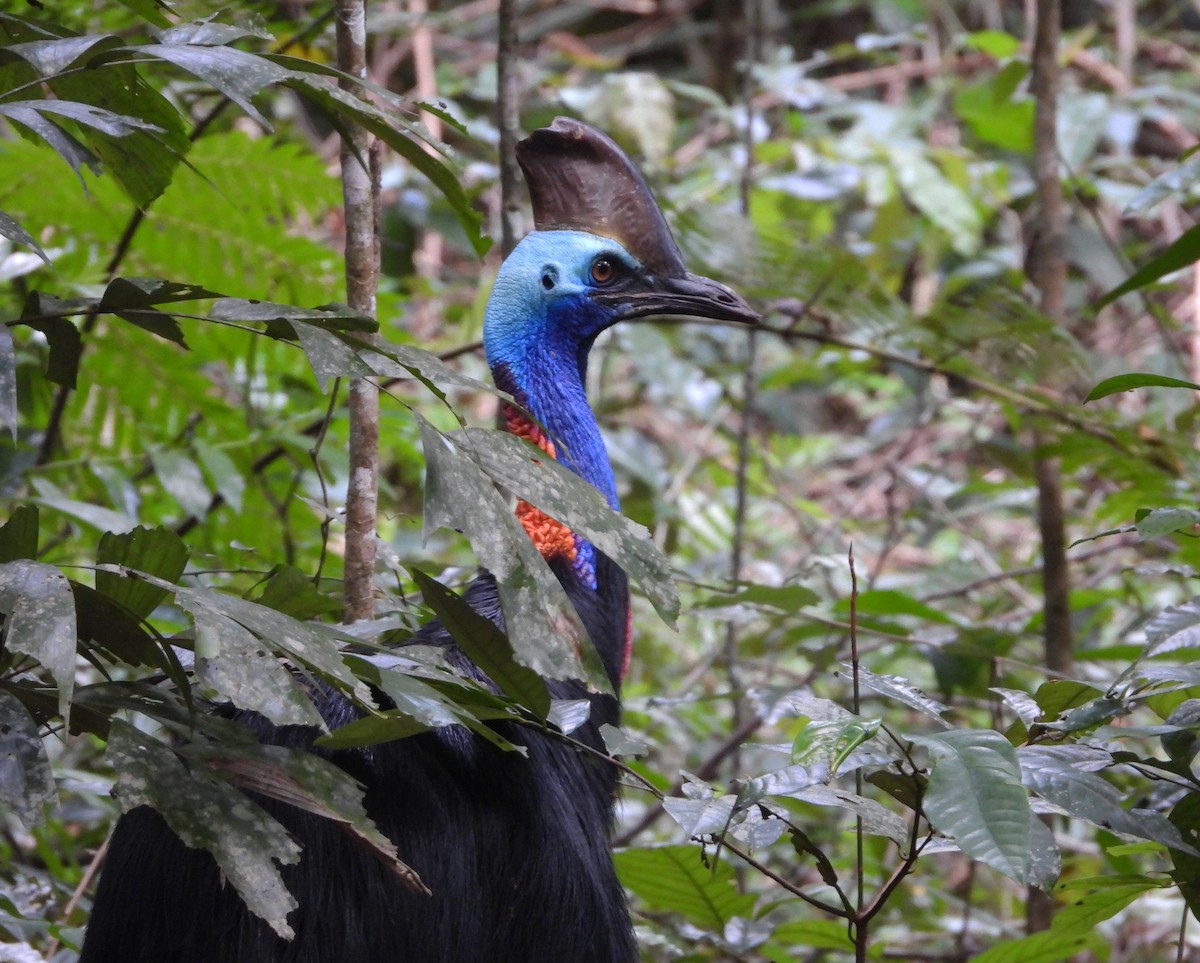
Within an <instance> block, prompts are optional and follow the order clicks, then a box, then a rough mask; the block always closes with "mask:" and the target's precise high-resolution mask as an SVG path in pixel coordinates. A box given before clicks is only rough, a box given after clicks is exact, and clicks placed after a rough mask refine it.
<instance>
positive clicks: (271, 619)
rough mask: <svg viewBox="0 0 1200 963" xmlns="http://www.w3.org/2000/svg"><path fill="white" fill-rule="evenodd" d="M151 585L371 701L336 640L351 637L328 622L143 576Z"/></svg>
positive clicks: (359, 698) (341, 640)
mask: <svg viewBox="0 0 1200 963" xmlns="http://www.w3.org/2000/svg"><path fill="white" fill-rule="evenodd" d="M144 577H145V578H146V579H147V580H148V581H149V582H150V583H151V584H152V585H157V586H159V587H160V588H165V589H167V590H168V591H173V592H174V593H175V601H176V602H177V603H178V604H179V605H180V606H181V607H183V608H185V609H187V610H188V611H189V612H191V613H192V614H193V616H194V615H195V613H197V612H201V611H203V612H204V615H205V616H206V617H209V618H214V617H216V616H224V617H226V618H229V619H232V620H233V621H235V622H238V623H239V624H241V625H242V626H244V627H245V628H247V629H249V630H250V631H251V632H253V633H254V634H255V635H256V636H258V638H259V639H261V640H262V641H263V643H264V644H266V645H267V646H269V647H270V648H271V649H272V650H274V651H276V652H278V653H279V654H280V655H283V656H285V657H286V658H288V659H290V660H292V661H293V662H295V663H297V664H302V665H306V666H309V667H310V668H312V669H314V670H315V671H316V672H318V673H320V674H322V675H324V676H327V677H329V678H332V679H336V680H337V681H338V682H340V683H341V684H342V685H343V686H344V687H345V688H346V689H347V690H349V691H350V692H352V693H353V694H354V697H355V698H357V699H358V700H359V701H360V702H362V703H363V704H365V705H370V704H371V694H370V691H369V690H368V689H367V687H366V685H365V684H363V683H362V682H361V681H360V680H359V679H358V678H356V677H355V676H354V674H353V673H352V672H351V671H350V670H349V669H348V668H347V666H346V663H345V662H344V661H343V660H342V656H341V651H340V648H339V644H340V643H341V642H343V641H352V638H351V637H350V636H347V635H345V634H344V633H341V632H339V631H338V630H337V629H335V628H334V627H332V626H328V625H321V624H320V623H317V622H301V621H299V620H298V619H293V618H291V617H289V616H287V615H284V614H283V613H282V612H276V611H275V610H274V609H269V608H267V607H266V606H265V605H257V604H255V603H254V602H249V601H247V600H245V599H239V598H235V597H234V596H232V595H228V594H226V593H225V592H219V591H215V590H213V589H207V588H184V587H182V586H178V585H171V584H170V583H168V582H165V581H163V580H160V579H157V578H154V577H152V576H149V575H147V576H144Z"/></svg>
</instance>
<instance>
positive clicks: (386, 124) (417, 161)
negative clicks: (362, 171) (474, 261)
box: [275, 57, 492, 256]
mask: <svg viewBox="0 0 1200 963" xmlns="http://www.w3.org/2000/svg"><path fill="white" fill-rule="evenodd" d="M275 59H276V60H278V61H280V62H286V63H288V64H293V65H295V66H296V68H297V69H296V71H294V72H293V73H292V75H291V76H290V77H289V78H288V79H287V80H286V81H285V82H284V83H285V86H288V87H291V88H292V89H293V90H295V91H296V93H298V94H300V95H301V96H302V97H304V98H305V99H306V100H309V101H311V102H312V103H313V104H314V105H316V106H317V107H319V108H320V109H321V110H323V111H324V112H325V114H326V116H327V117H329V119H330V121H331V122H332V123H333V124H334V126H335V127H337V128H338V130H339V131H344V129H345V125H346V124H347V123H356V124H358V125H360V126H361V127H363V128H364V129H365V130H367V131H369V132H370V133H372V134H374V135H375V136H376V137H378V138H379V139H380V140H382V141H383V142H384V143H385V144H387V145H388V146H389V147H390V148H392V150H394V151H395V152H396V153H397V154H399V155H400V156H401V157H403V158H404V159H405V160H406V161H408V162H409V163H410V164H412V166H413V167H414V168H416V169H417V170H418V171H420V172H421V173H422V174H423V175H424V176H425V177H426V178H427V179H428V180H429V181H430V182H431V183H432V184H433V185H434V187H436V188H437V189H438V190H439V191H441V193H442V196H443V197H445V198H446V200H447V201H448V202H449V204H450V207H451V208H452V209H453V210H454V212H455V214H457V215H458V219H459V222H460V223H461V224H462V226H463V229H464V230H465V231H466V233H467V237H468V238H469V239H470V241H471V245H472V246H473V247H474V248H475V252H476V253H477V254H479V255H480V256H482V255H484V254H486V253H487V250H488V248H489V247H491V243H492V242H491V239H490V238H488V237H487V236H486V235H484V234H483V233H481V226H482V224H483V218H482V215H481V214H480V213H479V212H478V211H476V210H475V209H474V207H472V205H471V200H470V198H469V197H468V196H467V193H466V191H464V190H463V182H462V178H461V177H460V175H459V172H458V171H457V170H456V169H455V168H454V166H453V165H452V164H451V163H450V162H449V161H447V160H443V159H442V158H440V157H435V156H434V155H432V154H430V153H429V152H427V151H426V149H425V144H426V143H433V144H435V146H436V142H434V141H433V139H432V138H429V137H424V138H422V139H421V140H422V142H418V140H416V139H415V138H414V137H413V136H412V135H411V134H410V133H409V130H411V129H412V128H413V127H414V125H413V124H412V123H411V122H409V121H405V120H404V119H403V118H401V117H399V116H398V115H397V114H396V113H394V112H391V113H389V112H385V111H383V110H381V109H380V108H378V107H376V106H375V105H374V104H370V103H367V102H366V101H363V100H360V99H359V98H358V97H356V96H354V94H352V93H349V92H348V91H345V90H342V89H340V88H338V87H334V86H331V85H329V84H328V83H326V82H325V81H323V80H321V79H319V78H317V77H312V76H306V75H305V74H303V73H302V72H301V71H303V70H314V69H315V68H314V65H313V64H310V63H308V62H306V61H298V60H296V58H283V57H276V58H275ZM444 152H445V149H444V148H443V153H444ZM364 160H365V159H364Z"/></svg>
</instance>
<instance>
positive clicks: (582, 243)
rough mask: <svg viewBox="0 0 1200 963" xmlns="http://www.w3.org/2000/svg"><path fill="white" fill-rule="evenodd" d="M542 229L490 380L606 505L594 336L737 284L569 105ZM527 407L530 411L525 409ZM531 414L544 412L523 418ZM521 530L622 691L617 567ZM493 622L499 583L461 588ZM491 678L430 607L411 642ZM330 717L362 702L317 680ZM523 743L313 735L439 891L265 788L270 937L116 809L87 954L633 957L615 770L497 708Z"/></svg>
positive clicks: (536, 197)
mask: <svg viewBox="0 0 1200 963" xmlns="http://www.w3.org/2000/svg"><path fill="white" fill-rule="evenodd" d="M518 159H519V161H520V163H521V166H522V168H523V170H524V172H525V177H526V180H527V182H528V184H529V188H530V193H531V195H532V199H533V207H534V219H535V224H536V227H537V230H536V231H535V232H534V233H532V234H530V235H528V236H527V237H526V238H525V239H524V240H523V241H522V242H521V243H520V244H519V245H518V246H517V247H516V249H515V250H514V251H513V253H512V254H511V255H510V256H509V257H508V258H507V259H506V260H505V262H504V264H503V266H502V267H501V269H500V272H499V275H498V276H497V278H496V283H495V288H494V290H493V292H492V295H491V299H490V300H489V302H488V306H487V312H486V319H485V325H484V342H485V347H486V351H487V358H488V363H489V365H490V366H491V369H492V372H493V375H494V377H495V380H496V382H497V384H498V385H499V386H500V387H501V388H502V389H504V390H505V391H506V392H508V393H509V394H510V395H511V396H512V397H513V398H514V399H515V400H516V401H517V402H518V403H519V405H520V408H517V407H515V406H512V405H507V406H506V407H505V410H504V414H505V420H506V423H507V427H508V429H509V430H510V431H512V432H515V433H517V434H519V435H522V436H524V437H526V438H528V439H530V440H531V441H533V442H534V443H536V444H537V445H539V446H540V447H541V448H542V449H543V450H544V451H545V452H546V453H547V454H548V455H550V456H552V457H559V458H561V459H562V461H563V462H564V463H565V464H566V465H568V466H569V467H570V468H571V469H572V470H573V471H574V472H576V473H577V474H578V475H580V476H581V477H583V478H584V479H586V480H587V481H588V482H590V483H591V484H592V485H594V486H595V487H596V488H597V489H599V491H600V492H601V493H602V494H603V495H604V497H605V498H606V499H607V500H608V502H609V504H610V505H612V506H613V507H614V508H616V507H617V491H616V485H615V483H614V480H613V473H612V468H611V466H610V465H609V461H608V457H607V454H606V452H605V449H604V443H603V441H602V440H601V436H600V431H599V429H598V427H597V425H596V419H595V416H594V415H593V413H592V411H591V408H590V407H589V405H588V402H587V398H586V396H585V393H584V375H585V371H586V367H587V359H588V352H589V350H590V349H591V346H592V343H593V341H594V340H595V339H596V336H597V335H599V334H600V333H601V332H602V331H604V330H605V329H606V328H608V327H609V326H611V325H613V324H615V323H616V322H618V321H621V320H623V319H628V318H638V317H644V316H647V315H655V314H685V315H694V316H701V317H707V318H715V319H723V320H734V321H752V320H754V319H755V318H756V317H757V316H756V315H755V313H754V312H753V310H752V309H751V308H750V307H749V305H747V304H746V302H745V301H743V300H742V299H741V298H740V297H739V296H738V295H736V294H734V293H733V292H732V291H730V290H729V289H728V288H726V287H725V286H723V285H721V284H719V283H717V282H716V281H712V280H709V279H708V278H703V277H698V276H695V275H692V274H689V273H688V272H687V271H686V270H685V268H684V266H683V260H682V257H681V255H680V253H679V249H678V248H677V247H676V245H675V242H674V239H673V238H672V237H671V233H670V231H669V229H668V228H667V224H666V221H665V220H664V219H663V216H662V213H661V212H660V211H659V209H658V206H657V205H656V203H655V201H654V198H653V196H652V195H651V193H650V191H649V189H648V188H647V187H646V184H645V181H644V180H643V179H642V177H641V175H640V174H639V173H638V171H637V169H636V168H634V167H633V165H632V164H631V163H630V162H629V160H628V159H627V158H626V157H625V156H624V154H622V153H621V151H620V149H619V148H618V147H617V146H616V145H615V144H614V143H613V142H612V141H611V140H609V138H607V137H606V136H604V135H603V134H601V133H599V132H598V131H596V130H594V129H592V128H590V127H587V126H585V125H583V124H580V123H578V122H575V121H569V120H565V119H563V118H559V119H558V120H557V121H555V123H554V125H553V126H551V127H549V128H546V129H543V130H539V131H536V132H535V133H534V134H533V135H532V136H530V137H529V138H528V139H526V140H525V141H523V142H522V143H521V145H520V146H519V148H518ZM521 409H524V411H522V410H521ZM526 412H527V413H528V414H529V415H532V416H533V419H534V420H530V419H529V417H528V416H527V414H526ZM517 512H518V515H519V516H520V518H521V520H522V522H523V523H524V526H525V528H526V530H527V531H528V533H529V535H530V537H531V538H532V539H533V540H534V542H535V544H536V545H537V547H538V548H539V550H540V551H541V553H542V555H543V556H545V557H546V559H547V560H548V561H549V563H550V565H551V567H552V569H553V570H554V572H555V574H556V575H557V577H558V579H559V581H560V582H561V583H562V585H563V587H564V589H565V591H566V594H567V596H568V598H569V599H570V600H571V602H572V604H573V605H574V606H575V608H576V610H577V611H578V613H579V616H580V619H581V621H582V622H583V625H584V627H585V628H586V630H587V633H588V636H589V637H590V639H591V640H592V642H593V643H594V645H595V646H596V648H597V650H598V652H599V655H600V657H601V660H602V662H603V664H604V667H605V669H606V671H607V673H608V676H609V678H610V679H611V681H612V685H613V688H614V691H615V690H616V689H617V688H618V687H619V685H620V681H621V677H622V676H623V675H624V672H625V670H626V668H627V666H628V663H629V654H630V631H629V589H628V584H627V582H626V577H625V574H624V573H623V572H622V571H621V570H620V568H619V567H618V566H617V565H616V564H615V563H614V562H612V561H611V560H610V559H608V558H607V557H605V556H604V555H603V554H602V553H600V552H598V551H597V550H595V548H594V547H593V546H592V545H590V544H589V543H588V542H586V541H585V540H583V539H582V538H580V536H578V535H577V534H575V533H573V532H571V531H569V530H568V529H567V528H566V527H565V526H563V525H562V524H560V523H559V522H557V521H555V520H554V519H551V518H549V517H547V516H545V515H543V514H542V513H540V512H539V511H538V510H536V509H534V508H532V507H531V506H529V505H526V504H520V505H518V507H517ZM465 597H466V600H467V601H468V602H469V603H470V604H471V605H472V606H473V607H474V608H475V609H476V610H477V611H479V612H480V613H482V614H484V615H485V616H487V617H488V618H490V619H492V620H493V621H495V622H496V623H497V624H500V625H502V624H503V614H502V613H501V611H500V607H499V604H498V602H497V595H496V585H495V582H494V580H493V579H492V578H491V577H490V576H489V575H488V574H487V573H484V574H482V575H481V576H480V577H479V578H478V579H477V580H476V581H475V582H474V583H472V585H471V587H470V588H469V589H468V591H467V593H466V596H465ZM413 641H415V642H420V643H423V644H425V645H438V646H442V647H443V648H444V650H445V652H446V656H447V658H448V660H449V661H450V662H451V663H453V664H455V665H456V666H458V667H459V668H460V669H461V670H462V671H464V672H465V673H466V674H468V675H471V676H473V677H475V678H476V679H480V680H482V681H484V682H485V683H487V679H486V677H485V676H484V674H483V673H482V672H481V671H480V670H479V669H478V668H477V667H476V666H474V665H473V664H472V663H471V662H470V661H469V660H468V659H467V657H466V656H465V655H464V654H463V653H462V652H461V651H460V650H459V649H458V648H457V647H456V646H455V645H454V643H453V641H452V640H451V639H450V636H449V634H448V633H447V632H446V631H445V629H443V627H442V626H441V625H440V624H438V623H436V622H435V623H432V624H429V625H427V626H426V627H425V628H424V629H423V630H422V631H421V632H420V633H418V634H417V636H416V637H415V638H414V640H413ZM549 685H550V690H551V694H552V696H553V697H554V698H557V699H585V698H589V699H590V700H591V716H590V718H589V720H588V722H587V723H586V724H585V725H584V726H583V727H582V728H581V729H579V730H578V731H576V732H575V733H574V734H573V735H574V738H576V739H578V740H580V741H582V742H584V743H586V744H587V745H589V746H591V747H593V748H595V749H597V750H602V748H603V746H602V742H601V739H600V727H601V725H602V724H604V723H614V724H615V723H616V722H617V717H618V711H619V707H618V704H617V701H616V699H614V698H613V697H611V696H606V695H597V694H594V693H589V692H588V691H587V690H586V688H585V686H584V685H583V684H582V683H579V682H550V683H549ZM316 698H318V700H319V701H320V705H319V708H320V711H321V713H322V716H323V717H324V719H325V721H326V722H327V724H328V725H329V727H330V728H334V727H337V726H339V725H341V724H344V723H346V722H348V721H350V720H352V719H353V718H355V716H356V712H355V710H354V708H353V707H352V706H351V705H350V703H349V702H347V701H346V700H345V699H343V698H342V697H340V696H338V695H334V694H328V693H326V694H323V695H318V696H317V697H316ZM219 711H221V712H223V714H225V715H227V716H229V717H230V718H233V719H236V720H237V721H239V722H241V723H243V724H244V725H246V726H247V727H249V728H250V729H251V730H253V731H254V733H255V734H256V735H257V737H258V738H259V739H260V740H261V741H262V742H265V743H274V744H279V745H286V746H296V747H302V748H309V747H310V746H311V743H312V740H313V738H314V737H315V735H316V732H315V730H313V729H312V728H309V727H300V726H285V727H275V726H273V725H271V724H270V723H268V722H267V721H265V720H264V719H263V718H261V717H260V716H257V715H255V714H254V713H249V712H241V711H238V710H236V709H234V708H232V707H225V708H224V709H222V710H219ZM496 725H497V728H498V729H499V730H500V734H501V735H502V736H503V738H504V739H507V740H508V741H510V742H512V743H519V744H523V745H524V746H525V747H526V750H527V755H525V756H522V755H520V754H518V753H514V752H504V751H501V750H500V749H498V748H496V747H495V746H494V745H492V744H491V743H490V742H488V741H486V740H484V739H482V738H480V737H478V736H476V735H473V734H472V733H470V732H469V731H468V730H466V729H465V728H462V727H455V726H449V727H445V728H440V729H436V730H432V731H429V732H426V733H423V734H421V735H417V736H413V737H410V738H407V739H402V740H397V741H393V742H388V743H384V744H381V745H376V746H371V747H368V748H364V749H357V750H339V751H327V750H314V751H321V752H323V753H324V754H326V755H327V756H328V758H330V759H332V760H333V761H334V762H336V763H337V765H339V766H341V767H342V768H343V769H345V770H346V771H347V772H348V773H350V774H351V775H352V776H354V777H355V778H356V779H357V780H359V781H360V782H361V783H362V784H363V786H365V787H366V795H365V805H366V809H367V812H368V813H369V814H370V816H371V817H372V819H374V821H375V823H376V825H377V826H378V827H379V829H380V830H381V831H382V832H383V833H385V834H386V835H387V836H388V837H389V838H390V839H391V840H392V841H393V842H394V843H395V844H396V847H397V850H398V852H399V856H400V858H401V859H402V860H404V862H405V863H407V864H408V865H409V866H411V867H413V868H414V869H415V870H416V871H417V873H419V874H420V876H421V878H422V879H423V881H424V882H425V884H426V885H427V886H428V887H429V889H430V890H431V891H432V895H431V896H425V895H420V894H417V893H414V892H412V891H410V890H409V889H407V888H406V887H405V886H404V885H402V884H401V882H400V881H399V880H398V879H397V878H396V877H395V876H394V875H393V874H392V873H391V872H390V871H389V870H388V869H387V868H385V867H384V866H383V865H382V864H381V863H380V862H378V861H377V860H376V859H375V858H374V857H372V856H371V855H368V854H367V853H366V852H364V851H363V850H362V849H361V848H359V847H358V846H356V845H355V844H354V843H353V842H352V841H351V839H350V838H349V837H348V836H347V835H346V834H344V833H343V832H342V831H341V830H340V829H339V828H338V827H337V826H336V825H335V824H334V823H332V822H331V821H329V820H327V819H324V818H322V817H320V816H318V815H314V814H311V813H308V812H304V811H301V810H300V809H297V808H294V807H292V806H289V805H287V804H285V803H282V802H279V801H275V800H265V801H263V805H264V806H265V808H267V809H268V811H269V812H271V814H272V815H273V816H274V817H275V818H276V819H278V820H279V821H280V822H281V823H282V824H283V825H284V826H285V827H286V828H287V829H288V831H289V832H290V833H291V834H292V835H293V837H294V838H295V839H296V840H297V841H298V842H299V843H300V844H301V845H302V846H303V855H302V858H301V859H300V861H299V862H298V863H297V864H295V865H291V866H286V867H284V868H283V876H284V880H285V881H286V883H287V886H288V888H289V889H290V890H291V892H292V893H293V894H294V895H295V897H296V899H297V900H298V903H299V907H298V908H297V909H296V910H295V911H294V912H293V913H292V914H291V915H290V916H289V919H288V921H289V923H290V924H291V925H292V927H293V929H294V931H295V938H294V940H292V941H286V940H283V939H281V938H279V937H278V936H276V935H275V934H274V933H273V932H272V931H271V929H270V928H269V927H268V926H267V925H266V924H265V923H264V922H263V921H262V920H260V919H258V918H257V917H255V916H254V915H253V914H251V913H250V912H249V911H248V910H247V909H246V907H245V905H244V904H243V903H242V901H241V899H240V898H239V897H238V895H237V893H236V892H235V891H234V889H233V887H232V886H231V885H229V884H228V883H227V882H226V881H225V880H223V879H222V878H221V875H220V872H219V870H218V868H217V865H216V863H215V862H214V860H213V858H212V857H211V856H210V855H209V854H208V853H207V852H206V851H203V850H193V849H189V848H188V847H187V846H185V845H184V844H183V843H182V842H181V841H180V839H179V838H178V837H177V836H176V835H175V834H174V833H173V832H172V830H171V829H170V828H169V827H168V826H167V824H166V823H165V822H164V821H163V819H162V818H161V817H160V816H159V815H158V813H157V812H156V811H155V810H153V809H150V808H148V807H139V808H137V809H134V810H132V811H130V812H129V813H127V814H125V815H124V816H122V817H121V819H120V821H119V823H118V825H117V828H116V831H115V833H114V835H113V837H112V840H111V844H110V847H109V852H108V857H107V861H106V864H105V866H104V870H103V873H102V875H101V879H100V884H99V888H98V892H97V894H96V900H95V905H94V909H93V912H92V918H91V923H90V925H89V927H88V931H87V935H86V938H85V942H84V948H83V956H82V960H83V963H201V961H203V963H337V961H345V963H505V961H511V963H587V961H595V963H628V961H633V960H635V959H636V958H637V948H636V945H635V943H634V939H633V933H632V929H631V926H630V921H629V915H628V911H627V909H626V906H625V898H624V894H623V892H622V889H621V886H620V884H619V882H618V880H617V877H616V873H615V871H614V869H613V865H612V860H611V857H610V854H609V832H610V827H611V821H612V805H613V797H614V792H615V789H616V775H615V770H614V768H613V767H612V766H610V765H607V764H605V763H604V762H603V761H602V760H598V759H596V758H594V757H592V756H588V755H585V754H582V753H580V752H578V751H577V750H575V749H573V748H571V747H570V746H569V745H567V744H565V743H564V742H562V741H559V740H555V739H554V738H552V737H550V736H548V735H544V734H542V733H540V732H538V731H536V730H531V729H527V728H522V727H519V726H516V725H512V724H508V723H497V724H496Z"/></svg>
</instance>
